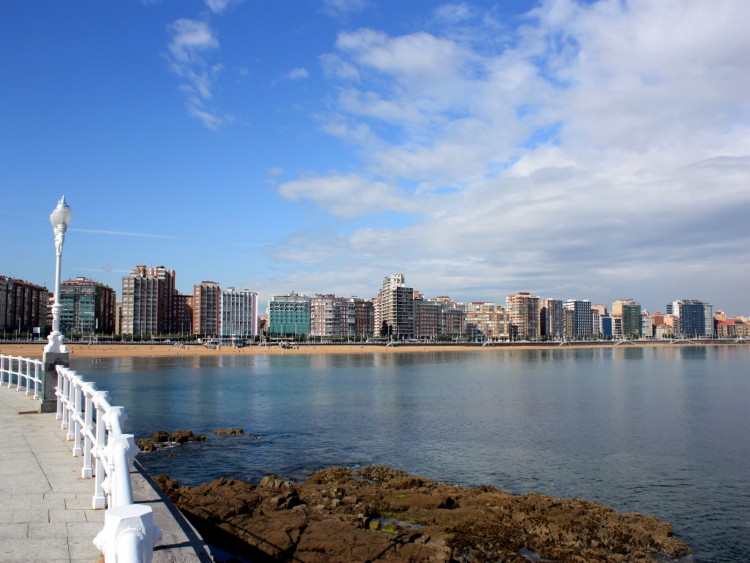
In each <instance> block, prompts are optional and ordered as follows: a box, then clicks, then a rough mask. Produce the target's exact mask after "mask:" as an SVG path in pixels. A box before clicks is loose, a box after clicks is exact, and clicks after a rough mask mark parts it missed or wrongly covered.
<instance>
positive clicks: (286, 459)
mask: <svg viewBox="0 0 750 563" xmlns="http://www.w3.org/2000/svg"><path fill="white" fill-rule="evenodd" d="M71 367H73V368H74V369H76V370H77V371H78V372H79V373H80V374H81V375H83V376H84V378H85V379H87V380H89V381H95V382H96V384H97V388H99V389H105V390H108V391H109V392H110V402H111V403H112V404H113V405H122V406H124V407H125V408H126V411H127V413H128V416H129V419H128V421H127V422H126V424H125V427H126V431H128V432H131V433H133V434H135V435H136V437H146V436H150V435H151V433H152V432H153V431H154V430H157V429H163V430H167V431H169V432H171V431H173V430H177V429H190V430H193V431H194V432H196V433H205V434H207V435H208V439H207V441H206V442H202V443H200V442H198V443H191V444H187V445H182V446H179V447H176V448H172V449H168V450H162V451H159V452H156V453H152V454H140V455H139V460H140V461H141V463H142V464H143V465H144V466H145V468H146V469H147V470H148V471H149V472H150V473H151V474H152V475H155V474H159V473H167V474H169V475H170V476H171V477H174V478H176V479H177V480H178V481H180V483H181V484H198V483H201V482H205V481H209V480H211V479H214V478H216V477H219V476H227V477H232V478H240V479H244V480H248V481H251V482H256V481H257V480H259V479H260V478H261V477H262V476H264V475H266V474H269V473H275V474H277V475H279V476H280V477H282V478H285V479H292V480H303V479H305V478H306V476H307V475H309V474H310V473H311V472H313V471H315V470H317V469H320V468H323V467H328V466H331V465H342V466H348V467H358V466H366V465H373V464H384V465H389V466H391V467H394V468H398V469H403V470H405V471H407V472H409V473H413V474H418V475H423V476H427V477H430V478H433V479H436V480H439V481H448V482H452V483H455V484H459V485H467V486H475V485H479V484H490V485H494V486H496V487H498V488H501V489H504V490H507V491H510V492H514V493H525V492H530V491H535V492H540V493H545V494H550V495H556V496H562V497H578V498H583V499H587V500H593V501H599V502H602V503H604V504H606V505H608V506H611V507H613V508H615V509H616V510H618V511H622V512H631V511H633V512H640V513H643V514H650V515H654V516H657V517H659V518H662V519H664V520H666V521H668V522H671V523H672V524H673V526H674V531H675V534H676V535H677V536H678V537H680V538H682V539H683V540H685V541H686V542H687V543H688V544H689V545H690V546H691V547H692V548H693V550H694V552H695V554H694V559H695V560H697V561H750V346H748V345H738V346H695V347H669V346H665V347H657V348H636V347H614V348H606V349H572V348H554V349H545V350H523V349H519V350H508V349H504V350H493V351H489V350H478V351H476V352H416V353H398V354H373V355H370V354H366V355H361V354H351V355H318V356H298V355H294V356H293V355H287V356H283V355H281V356H279V355H276V356H252V357H251V356H224V357H198V356H194V357H179V358H112V359H102V360H98V361H92V360H87V359H80V360H74V361H73V362H72V366H71ZM227 427H241V428H243V429H244V430H245V435H244V436H240V437H236V436H235V437H223V436H217V435H214V434H211V432H212V430H214V429H216V428H227Z"/></svg>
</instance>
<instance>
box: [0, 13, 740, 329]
mask: <svg viewBox="0 0 750 563" xmlns="http://www.w3.org/2000/svg"><path fill="white" fill-rule="evenodd" d="M748 20H750V5H748V4H747V3H746V2H742V1H734V2H733V1H719V2H715V3H705V2H650V1H632V2H574V1H560V2H531V1H523V2H517V3H503V4H495V3H492V2H462V3H443V4H436V3H433V2H426V1H421V0H417V1H415V2H410V3H407V4H403V3H397V2H393V1H388V2H376V1H374V0H373V1H370V0H351V1H348V2H347V1H344V0H336V1H334V0H329V1H323V0H321V1H319V2H305V3H301V4H300V3H294V4H293V5H292V4H291V3H290V2H286V1H282V2H278V3H273V4H264V5H261V4H258V3H254V2H251V1H250V0H244V1H241V0H207V1H205V2H201V1H198V0H192V1H188V2H172V1H169V0H161V1H159V0H143V1H142V2H140V3H138V2H134V3H127V4H116V5H110V4H100V3H93V2H77V3H58V2H52V1H42V2H38V3H33V4H29V3H20V2H19V3H12V4H9V5H7V6H4V7H3V18H0V36H2V39H0V54H1V55H2V56H0V70H2V72H3V76H5V77H6V80H5V83H4V88H3V89H1V90H0V122H2V124H3V125H2V127H0V189H1V190H2V194H3V205H2V207H0V236H1V237H2V239H3V244H2V245H1V246H0V266H1V267H0V269H1V270H2V274H3V275H7V276H10V277H14V278H21V279H26V280H28V281H30V282H32V283H36V284H39V285H44V286H47V287H48V288H49V287H51V286H52V282H53V280H54V246H53V242H52V233H51V228H50V226H49V221H48V215H49V213H50V211H51V210H52V208H53V207H54V205H55V203H56V202H57V200H58V199H59V198H60V196H61V195H63V194H65V196H66V199H67V201H68V202H69V204H70V206H71V208H72V211H73V218H72V221H71V223H70V227H69V230H68V233H67V238H66V244H65V251H64V256H63V261H62V276H63V279H74V278H76V277H78V276H85V277H88V278H91V279H95V280H97V281H100V282H101V283H104V284H106V285H108V286H110V287H112V288H113V289H115V290H116V291H117V292H118V294H119V293H120V292H121V280H122V277H123V276H126V275H127V274H128V273H129V272H130V270H131V269H132V267H133V266H134V265H136V264H146V265H148V266H149V267H156V266H160V265H163V266H165V267H167V268H170V269H174V270H175V271H176V272H177V276H176V288H177V289H178V290H179V291H180V292H181V293H190V292H191V288H192V287H193V285H195V284H199V283H200V282H201V281H203V280H214V279H215V280H216V281H217V282H219V283H220V284H221V286H222V287H236V288H238V289H241V288H249V289H251V290H253V291H257V292H258V293H259V295H260V296H262V298H261V302H262V304H261V307H260V308H261V309H265V308H266V307H265V303H266V301H267V300H268V299H269V298H270V296H271V295H272V294H282V293H288V292H290V291H297V292H299V293H305V294H314V293H320V292H330V293H335V294H337V295H357V296H359V297H372V296H374V295H375V294H376V293H377V288H378V287H379V285H380V283H381V281H382V277H383V275H386V274H388V273H391V272H404V273H405V274H406V276H407V277H408V279H409V284H410V285H411V286H413V287H415V288H418V289H419V290H420V291H421V292H422V293H424V294H426V295H430V296H438V295H450V296H451V297H452V298H453V299H456V300H458V301H462V302H470V301H476V300H485V301H492V302H497V303H502V302H504V299H505V296H506V295H509V294H512V293H515V292H519V291H529V292H531V293H533V294H535V295H538V296H540V297H541V298H548V297H555V298H560V299H570V298H573V299H588V300H590V301H591V303H592V304H594V303H607V304H609V303H611V302H612V301H613V300H616V299H625V298H628V297H632V298H634V299H636V300H638V301H639V302H640V303H641V304H642V306H643V307H644V309H648V310H649V311H660V310H663V308H664V305H665V304H666V303H668V302H670V301H671V300H673V299H681V298H695V299H700V300H703V301H706V302H709V303H712V304H713V305H714V310H725V311H727V312H731V313H732V314H735V315H747V314H748V313H750V294H749V292H748V291H747V288H746V286H747V281H748V279H750V250H748V249H750V229H748V228H747V226H746V218H747V216H748V213H749V212H750V190H748V186H750V134H749V132H750V118H749V115H748V113H749V112H748V110H749V109H750V101H749V100H750V97H749V96H748V93H750V72H749V71H750V68H749V67H750V63H749V62H748V59H747V55H746V54H747V53H748V52H750V37H748V35H747V33H746V32H745V29H744V27H745V25H744V22H746V21H748Z"/></svg>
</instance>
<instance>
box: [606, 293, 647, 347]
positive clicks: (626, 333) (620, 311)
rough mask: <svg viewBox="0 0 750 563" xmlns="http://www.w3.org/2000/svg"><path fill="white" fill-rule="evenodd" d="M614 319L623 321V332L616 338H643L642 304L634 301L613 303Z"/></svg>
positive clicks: (621, 300) (627, 300)
mask: <svg viewBox="0 0 750 563" xmlns="http://www.w3.org/2000/svg"><path fill="white" fill-rule="evenodd" d="M612 317H614V318H617V317H619V318H620V319H621V320H622V321H621V322H622V328H621V332H620V333H619V334H618V333H616V334H615V335H616V336H620V337H622V338H640V337H641V334H642V332H641V330H642V329H641V304H640V303H638V302H637V301H634V300H633V299H618V300H617V301H615V302H614V303H612Z"/></svg>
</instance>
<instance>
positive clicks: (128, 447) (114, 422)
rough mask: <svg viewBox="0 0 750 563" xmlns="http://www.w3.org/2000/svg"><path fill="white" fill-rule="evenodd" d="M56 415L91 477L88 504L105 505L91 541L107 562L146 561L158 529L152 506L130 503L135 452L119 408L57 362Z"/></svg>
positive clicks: (92, 385)
mask: <svg viewBox="0 0 750 563" xmlns="http://www.w3.org/2000/svg"><path fill="white" fill-rule="evenodd" d="M55 395H56V396H57V415H56V418H57V420H59V421H60V426H61V427H62V428H63V429H66V430H67V431H68V433H67V439H68V440H70V441H72V442H73V455H74V456H81V457H83V468H82V470H81V477H83V478H91V477H93V480H94V495H93V498H92V508H95V509H101V508H106V509H107V512H106V513H105V516H104V528H103V529H102V530H101V531H100V532H99V534H98V535H97V536H96V538H95V539H94V543H95V544H96V546H97V547H98V548H99V550H100V551H102V552H103V553H104V558H105V561H106V562H107V563H111V562H119V563H123V562H128V563H129V562H138V563H140V562H144V563H148V562H150V561H151V558H152V556H153V550H154V545H155V544H156V542H157V541H159V539H160V538H161V535H162V533H161V530H160V529H159V527H158V526H157V525H156V524H155V523H154V520H153V513H152V510H151V507H149V506H145V505H142V504H134V503H133V489H132V486H131V482H130V471H131V469H132V468H133V461H134V460H135V456H136V454H137V453H138V447H137V446H136V445H135V441H134V439H133V435H132V434H124V433H123V432H122V425H123V423H124V422H125V420H126V418H127V417H126V414H125V409H124V408H123V407H113V406H112V405H110V404H109V396H108V393H107V392H106V391H98V390H97V389H96V387H95V386H94V384H93V383H92V382H89V381H84V379H83V377H81V376H80V375H78V374H76V372H75V371H73V370H71V369H69V368H66V367H63V366H57V390H56V393H55Z"/></svg>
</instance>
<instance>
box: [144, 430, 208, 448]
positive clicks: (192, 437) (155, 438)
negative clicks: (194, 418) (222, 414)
mask: <svg viewBox="0 0 750 563" xmlns="http://www.w3.org/2000/svg"><path fill="white" fill-rule="evenodd" d="M205 439H206V436H205V435H204V434H193V431H192V430H175V431H174V432H173V433H172V434H169V433H168V432H165V431H164V430H157V431H156V432H154V433H153V434H152V435H151V438H138V439H137V440H136V441H135V443H136V445H137V446H138V448H139V449H140V450H141V451H142V452H153V451H156V450H157V449H159V448H163V447H165V446H167V445H169V444H183V443H185V442H202V441H204V440H205Z"/></svg>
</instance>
